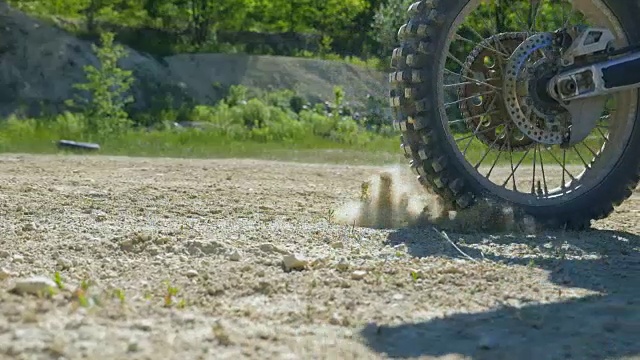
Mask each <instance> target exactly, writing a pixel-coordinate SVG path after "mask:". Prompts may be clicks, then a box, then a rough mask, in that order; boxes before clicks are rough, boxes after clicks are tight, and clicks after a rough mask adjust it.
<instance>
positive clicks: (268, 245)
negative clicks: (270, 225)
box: [260, 243, 292, 255]
mask: <svg viewBox="0 0 640 360" xmlns="http://www.w3.org/2000/svg"><path fill="white" fill-rule="evenodd" d="M260 250H262V251H264V252H266V253H278V254H283V255H292V254H291V253H290V252H288V251H286V250H282V249H280V248H278V247H277V246H275V245H273V244H271V243H265V244H262V245H260Z"/></svg>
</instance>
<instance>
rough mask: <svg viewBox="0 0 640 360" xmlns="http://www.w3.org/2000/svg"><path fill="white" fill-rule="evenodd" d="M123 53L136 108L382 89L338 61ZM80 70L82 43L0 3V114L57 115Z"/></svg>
mask: <svg viewBox="0 0 640 360" xmlns="http://www.w3.org/2000/svg"><path fill="white" fill-rule="evenodd" d="M127 50H128V51H129V55H128V57H127V58H126V59H123V61H122V63H121V65H122V67H123V68H126V69H130V70H133V72H134V75H135V77H136V80H137V81H136V84H135V86H134V89H133V91H134V95H135V97H136V100H137V101H136V107H137V108H138V109H145V108H148V107H150V106H152V104H153V101H154V100H161V101H162V100H164V99H166V97H167V95H171V96H172V97H173V98H174V99H179V100H194V101H196V102H199V103H210V102H215V101H217V100H219V99H220V98H221V97H222V96H223V95H224V89H225V88H226V87H228V86H229V85H235V84H242V85H247V86H254V87H257V88H260V89H269V88H275V89H278V88H289V89H295V90H297V91H298V92H299V93H300V95H302V96H304V97H306V98H308V99H310V100H318V99H319V98H325V99H327V98H329V99H330V98H332V96H333V87H334V86H336V85H337V86H342V87H343V88H344V89H345V91H346V98H347V100H348V101H355V102H358V101H361V100H364V99H365V98H366V96H367V95H368V94H371V95H374V96H384V95H385V93H386V91H387V87H386V82H385V75H384V74H381V73H378V72H375V71H370V70H365V69H361V68H358V67H355V66H352V65H348V64H343V63H336V62H329V61H319V60H310V59H297V58H284V57H271V56H247V55H225V54H198V55H189V54H183V55H177V56H170V57H166V58H162V59H156V58H154V57H152V56H149V55H147V54H142V53H138V52H136V51H134V50H132V49H127ZM86 65H97V59H96V57H95V56H94V54H93V53H92V50H91V44H90V43H89V42H87V41H82V40H80V39H78V38H76V37H74V36H72V35H70V34H69V33H67V32H65V31H63V30H61V29H59V28H56V27H53V26H51V25H49V24H46V23H44V22H42V21H38V20H36V19H33V18H30V17H29V16H27V15H25V14H23V13H21V12H19V11H17V10H15V9H12V8H11V7H9V6H8V5H7V4H5V3H3V2H0V116H3V115H7V114H9V113H12V112H14V111H16V110H17V109H24V110H26V111H27V113H29V114H37V113H38V111H39V108H41V107H42V106H46V107H47V108H52V109H61V105H62V104H63V102H64V100H66V99H68V98H71V97H73V95H74V89H73V84H74V83H78V82H83V81H84V72H83V67H84V66H86ZM214 85H215V86H214Z"/></svg>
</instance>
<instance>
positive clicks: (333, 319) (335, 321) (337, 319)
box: [329, 313, 342, 325]
mask: <svg viewBox="0 0 640 360" xmlns="http://www.w3.org/2000/svg"><path fill="white" fill-rule="evenodd" d="M329 323H330V324H331V325H340V324H342V319H341V318H340V315H338V314H336V313H334V314H333V315H332V316H331V319H329Z"/></svg>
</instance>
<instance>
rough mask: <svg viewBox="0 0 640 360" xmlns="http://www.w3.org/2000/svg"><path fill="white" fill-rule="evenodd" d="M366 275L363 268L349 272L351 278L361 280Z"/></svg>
mask: <svg viewBox="0 0 640 360" xmlns="http://www.w3.org/2000/svg"><path fill="white" fill-rule="evenodd" d="M366 275H367V272H366V271H364V270H356V271H354V272H352V273H351V278H352V279H353V280H362V279H364V277H365V276H366Z"/></svg>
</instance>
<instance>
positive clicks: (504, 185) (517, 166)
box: [502, 149, 531, 191]
mask: <svg viewBox="0 0 640 360" xmlns="http://www.w3.org/2000/svg"><path fill="white" fill-rule="evenodd" d="M530 152H531V149H528V150H527V152H525V153H524V155H522V158H521V159H520V161H518V164H516V167H515V168H512V169H511V174H510V175H509V177H508V178H507V180H505V182H504V183H503V184H502V187H506V186H507V184H508V183H509V180H511V179H512V178H513V187H514V191H517V190H516V188H515V187H516V182H515V181H516V171H518V168H519V167H520V165H521V164H522V163H523V162H524V159H526V158H527V155H529V153H530Z"/></svg>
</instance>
